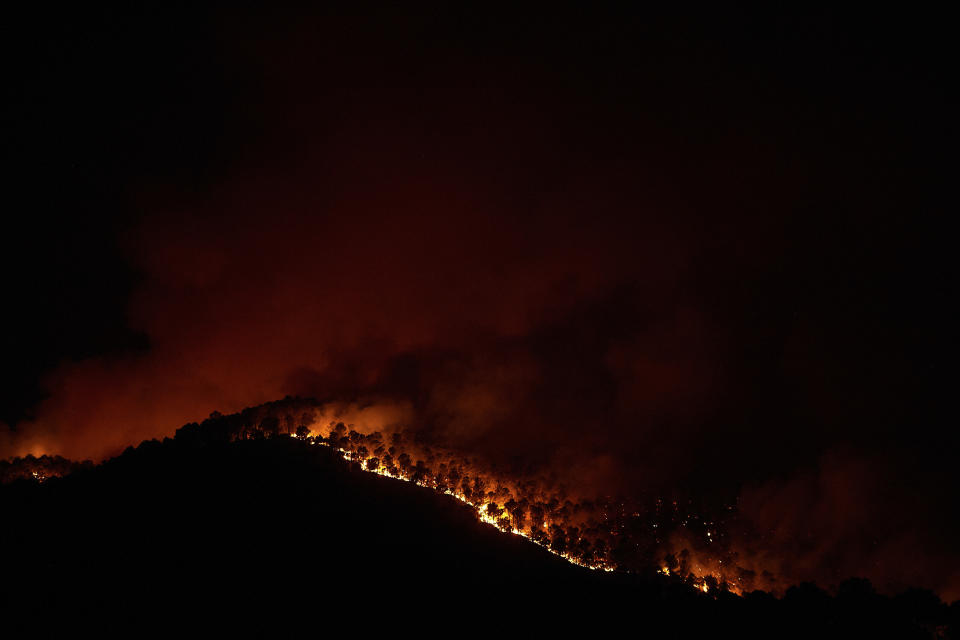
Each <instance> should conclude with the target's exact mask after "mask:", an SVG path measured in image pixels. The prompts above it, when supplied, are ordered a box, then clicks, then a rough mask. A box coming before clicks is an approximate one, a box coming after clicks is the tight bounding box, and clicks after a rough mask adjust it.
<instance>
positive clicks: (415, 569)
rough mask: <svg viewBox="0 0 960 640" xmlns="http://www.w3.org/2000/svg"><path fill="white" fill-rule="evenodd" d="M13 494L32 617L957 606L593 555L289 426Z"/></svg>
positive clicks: (702, 616)
mask: <svg viewBox="0 0 960 640" xmlns="http://www.w3.org/2000/svg"><path fill="white" fill-rule="evenodd" d="M0 506H2V513H3V514H4V523H3V528H2V533H0V545H2V546H0V548H2V549H4V562H3V564H4V567H5V570H4V579H3V580H2V592H0V593H2V607H3V609H4V620H5V622H6V624H11V623H15V622H19V623H23V624H27V625H30V626H31V629H32V631H31V633H32V634H33V635H37V632H38V631H40V632H41V633H40V634H41V635H43V633H42V632H43V631H44V630H47V631H49V629H47V628H46V627H45V626H44V625H43V624H41V623H42V621H48V620H52V619H57V620H58V621H60V622H63V621H64V620H68V621H69V620H74V619H76V618H75V616H83V617H88V618H90V619H94V620H97V621H98V624H114V623H117V621H118V620H124V619H132V620H135V621H136V622H137V624H143V623H144V622H145V621H148V620H158V621H159V620H170V619H171V618H176V619H184V620H185V619H187V618H195V617H196V616H195V615H194V614H198V613H199V614H202V615H201V616H200V617H201V618H202V619H205V620H206V621H207V622H208V623H213V624H216V625H220V624H225V622H224V621H230V624H235V623H238V622H240V621H244V622H240V623H241V624H242V625H243V626H245V627H247V630H254V629H262V630H263V631H264V632H265V633H267V634H268V635H269V634H272V632H273V631H276V629H277V628H278V626H282V627H286V626H287V625H289V624H294V625H301V626H302V625H306V626H311V627H312V626H313V625H316V624H318V625H324V624H333V623H334V622H336V623H337V624H340V623H341V622H342V621H344V620H346V621H349V623H350V624H351V625H353V627H354V629H355V631H356V632H357V633H364V635H367V632H369V633H370V634H372V635H380V634H383V635H393V631H392V630H396V629H403V628H407V627H409V629H410V630H411V631H414V630H428V629H433V628H436V629H441V630H443V629H445V630H446V631H447V632H453V631H455V630H457V629H460V630H462V631H464V632H466V631H471V632H473V631H487V632H490V633H495V634H498V635H500V634H506V635H507V636H509V637H513V636H514V635H517V634H519V633H521V632H524V633H537V634H540V633H554V632H557V633H559V632H561V631H562V632H569V631H578V632H582V633H587V632H590V633H594V632H596V633H599V632H604V630H605V629H606V630H609V631H611V632H612V631H613V630H615V629H618V628H623V625H625V624H626V625H630V626H631V627H633V628H643V629H647V630H650V629H657V628H660V627H663V628H664V629H665V630H668V631H670V632H671V633H673V634H678V635H681V636H687V635H699V634H701V633H704V632H706V633H716V632H718V631H720V630H725V629H726V630H735V631H736V632H738V633H739V634H741V635H743V636H763V635H767V634H769V633H770V632H771V631H772V630H776V635H790V634H793V633H796V634H803V633H811V632H815V633H820V634H821V635H822V634H827V635H834V634H836V635H840V634H843V633H851V632H853V631H854V630H855V631H856V634H857V635H861V634H864V633H865V635H869V636H873V637H877V636H881V635H888V636H890V637H901V638H906V637H930V632H931V631H934V630H936V628H937V627H940V630H941V632H945V628H946V627H945V626H944V625H946V622H947V615H948V613H949V612H948V610H947V608H946V606H945V605H941V604H940V603H939V602H938V601H936V599H935V598H934V599H933V601H930V599H929V598H928V597H926V596H928V595H929V594H920V595H917V594H914V596H911V597H912V600H911V599H910V598H907V597H901V598H900V599H899V600H896V599H894V600H890V599H887V598H882V597H880V596H876V595H874V594H871V592H870V591H869V589H868V588H867V587H864V588H863V589H861V590H860V591H857V589H856V588H855V587H856V584H853V585H852V587H851V589H850V590H849V593H847V594H846V595H845V596H843V597H837V598H830V597H828V596H827V595H826V594H824V593H823V592H821V591H819V590H816V589H815V588H812V587H811V588H805V589H794V590H792V591H791V592H789V593H788V595H787V597H786V598H784V599H783V600H776V599H774V598H772V597H770V596H767V595H766V594H762V593H759V592H758V593H754V594H750V595H748V596H747V597H745V598H740V597H737V596H733V595H731V594H725V593H720V594H717V595H706V594H702V593H700V592H698V591H696V590H695V589H692V588H690V587H689V586H686V585H684V584H681V583H679V582H674V581H672V580H670V579H668V578H664V577H661V576H651V577H650V578H641V577H638V576H630V575H624V574H620V573H613V574H610V573H605V572H598V571H590V570H588V569H584V568H582V567H578V566H575V565H573V564H570V563H568V562H566V561H564V560H562V559H560V558H558V557H557V556H555V555H552V554H550V553H548V552H547V551H545V550H543V549H542V548H540V547H538V546H536V545H534V544H531V543H530V542H528V541H526V540H524V539H522V538H520V537H518V536H512V535H508V534H504V533H502V532H500V531H498V530H497V529H495V528H494V527H492V526H490V525H487V524H484V523H481V522H479V521H478V520H477V519H476V514H475V512H474V511H473V510H471V509H470V508H469V507H467V506H466V505H464V504H462V503H460V502H458V501H457V500H454V499H453V498H451V497H449V496H445V495H442V494H438V493H435V492H433V491H429V490H425V489H423V488H421V487H418V486H416V485H414V484H411V483H407V482H400V481H396V480H392V479H390V478H384V477H380V476H377V475H375V474H371V473H366V472H364V471H361V470H360V469H359V468H358V466H357V465H351V464H350V463H348V462H346V461H344V460H342V459H340V458H339V456H338V455H337V454H336V452H335V451H333V450H331V449H330V448H328V447H317V446H309V445H307V444H305V443H303V442H300V441H298V440H295V439H291V438H286V437H283V438H272V439H263V440H246V441H237V442H232V443H212V444H200V443H198V442H196V441H191V440H190V439H188V438H185V437H178V438H177V439H175V440H171V439H167V440H165V441H164V442H162V443H161V442H155V441H150V442H145V443H143V444H141V445H140V446H139V447H138V448H137V449H128V450H127V452H125V453H124V454H123V455H121V456H119V457H117V458H114V459H112V460H109V461H107V462H106V463H103V464H102V465H99V466H97V467H93V468H90V467H81V468H79V469H78V470H77V471H75V472H73V473H72V474H70V475H68V476H66V477H63V478H51V479H49V480H47V481H45V482H43V483H37V482H33V481H27V480H21V481H18V482H14V483H12V484H10V485H7V486H4V487H2V488H0ZM956 612H957V607H956V606H954V607H953V614H954V615H956ZM65 614H68V615H65ZM188 614H190V615H188ZM914 619H916V620H918V621H919V623H914ZM38 624H40V626H39V627H37V626H36V625H38ZM891 634H892V635H891ZM51 635H53V633H52V632H51Z"/></svg>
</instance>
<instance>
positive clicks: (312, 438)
mask: <svg viewBox="0 0 960 640" xmlns="http://www.w3.org/2000/svg"><path fill="white" fill-rule="evenodd" d="M289 436H290V437H291V438H298V439H301V440H303V441H305V442H308V443H309V444H312V445H322V446H326V447H330V448H334V449H336V451H337V452H338V453H339V454H340V455H341V456H342V457H343V459H344V460H346V461H348V462H352V463H355V464H357V465H358V466H359V468H360V469H361V470H362V471H366V472H369V473H374V474H377V475H379V476H383V477H387V478H393V479H395V480H402V481H404V482H412V483H414V484H416V485H418V486H421V487H424V488H427V489H435V487H432V486H431V485H430V484H428V483H426V482H423V481H418V480H416V479H414V478H413V477H412V475H411V474H409V473H405V472H404V471H403V470H401V469H399V468H398V467H391V468H390V469H388V468H387V467H385V466H384V465H383V464H382V462H381V460H380V459H379V458H378V457H377V456H375V455H369V452H368V455H367V456H362V455H357V453H356V452H353V451H349V450H347V449H344V448H342V447H334V446H332V445H331V444H330V443H329V442H327V441H326V440H324V439H323V437H322V436H321V435H320V434H314V433H313V432H312V431H310V432H306V433H302V432H301V433H300V434H294V433H291V434H289ZM442 493H444V494H445V495H449V496H452V497H454V498H456V499H457V500H459V501H460V502H463V503H465V504H468V505H470V506H471V507H472V508H473V510H474V512H475V513H476V516H477V519H478V520H480V521H481V522H484V523H486V524H488V525H490V526H492V527H495V528H497V529H498V530H500V531H502V532H504V533H511V534H513V535H517V536H521V537H523V538H525V539H527V540H528V541H530V542H532V543H534V544H536V545H538V546H540V547H542V548H544V549H546V550H547V551H549V552H550V553H552V554H554V555H556V556H559V557H561V558H563V559H564V560H566V561H567V562H569V563H571V564H574V565H577V566H580V567H584V568H586V569H590V570H593V571H605V572H613V571H615V570H616V568H617V567H616V566H614V565H613V564H611V563H610V562H609V561H607V560H606V559H604V560H601V561H597V562H584V561H583V560H581V559H580V558H577V557H576V556H574V555H571V554H569V553H563V552H557V551H556V550H555V549H553V548H551V547H550V546H549V545H548V544H545V543H544V542H543V541H542V540H541V539H537V538H535V537H534V536H533V535H531V534H530V533H528V532H527V531H526V530H524V529H518V528H517V527H514V526H510V525H507V524H505V518H503V517H498V514H499V513H502V512H503V505H500V504H498V503H496V502H491V501H487V500H484V501H480V502H477V501H474V500H472V499H470V498H469V497H468V496H467V495H465V494H464V493H462V492H461V491H457V490H454V489H450V488H446V489H444V490H443V491H442ZM550 524H551V523H550V522H549V521H548V520H546V519H545V520H544V521H543V522H542V523H541V524H540V525H539V526H540V527H541V528H542V529H544V530H547V529H548V528H549V527H550ZM531 526H533V525H531ZM697 569H698V570H697V571H696V572H695V573H693V574H692V579H690V578H689V577H688V579H687V580H686V582H688V583H690V584H691V586H693V587H695V588H696V589H699V590H700V591H702V592H703V593H709V592H710V589H711V587H710V585H709V584H708V579H712V580H713V581H714V583H715V584H714V586H716V585H717V584H723V585H724V586H725V588H726V589H727V590H729V591H730V592H732V593H735V594H737V595H740V594H741V593H742V589H741V588H740V587H739V586H738V585H736V584H731V583H730V582H727V581H725V580H724V578H723V576H721V575H716V574H714V573H712V572H710V571H707V570H703V568H702V567H697ZM658 573H660V574H662V575H664V576H671V575H675V576H677V577H681V579H682V576H679V574H675V573H672V572H671V571H670V569H669V568H668V567H662V568H661V569H660V571H659V572H658Z"/></svg>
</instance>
